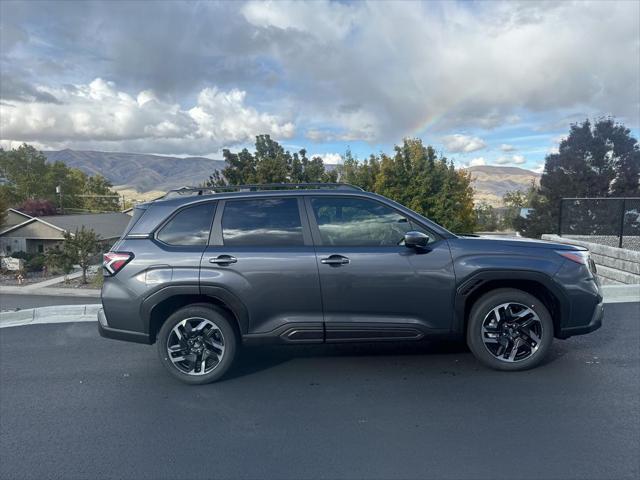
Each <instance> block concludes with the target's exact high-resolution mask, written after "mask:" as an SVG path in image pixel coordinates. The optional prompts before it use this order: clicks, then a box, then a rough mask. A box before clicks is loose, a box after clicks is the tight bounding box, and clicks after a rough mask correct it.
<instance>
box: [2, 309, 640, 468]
mask: <svg viewBox="0 0 640 480" xmlns="http://www.w3.org/2000/svg"><path fill="white" fill-rule="evenodd" d="M639 452H640V304H637V303H636V304H614V305H608V306H607V312H606V319H605V326H604V327H603V328H602V329H600V330H599V331H597V332H594V333H592V334H591V335H587V336H584V337H574V338H571V339H569V340H567V341H556V342H555V344H554V347H553V351H552V355H551V356H550V358H549V360H548V361H547V362H546V364H544V365H543V366H541V367H539V368H538V369H535V370H531V371H527V372H521V373H501V372H494V371H490V370H487V369H485V368H483V367H481V366H480V365H479V364H478V363H477V362H476V361H475V360H474V358H473V357H472V356H471V354H470V353H469V352H468V351H467V350H466V348H465V347H464V346H462V345H459V344H451V343H446V344H445V343H437V344H436V343H415V344H413V343H408V344H407V343H404V344H378V345H371V344H367V345H337V346H336V345H334V346H330V345H325V346H313V347H268V348H266V347H261V348H251V349H246V350H245V351H244V356H243V358H242V360H241V361H240V363H239V365H238V367H237V368H236V369H235V370H234V371H233V372H232V375H231V376H230V377H229V378H228V379H227V380H225V381H223V382H221V383H218V384H213V385H207V386H204V387H189V386H185V385H182V384H180V383H178V382H177V381H175V380H173V379H172V378H171V377H170V376H169V375H168V374H167V373H165V371H164V370H163V368H162V366H161V365H160V363H159V361H158V360H157V358H156V352H155V347H149V346H143V345H135V344H128V343H123V342H117V341H112V340H106V339H102V338H100V337H99V336H98V333H97V331H96V325H95V324H93V323H74V324H54V325H32V326H24V327H12V328H4V329H1V330H0V476H1V477H2V478H3V479H4V478H6V479H18V478H38V479H42V478H82V479H86V478H136V479H137V478H154V479H156V478H296V479H298V478H327V479H333V478H353V479H361V478H379V479H389V478H398V479H400V478H403V479H406V478H450V479H459V478H486V479H496V478H510V479H514V478H517V479H519V478H530V479H547V478H548V479H551V478H554V479H555V478H575V479H578V478H580V479H585V478H593V479H596V478H597V479H602V478H616V479H618V478H638V476H639V475H640V460H639V456H640V453H639Z"/></svg>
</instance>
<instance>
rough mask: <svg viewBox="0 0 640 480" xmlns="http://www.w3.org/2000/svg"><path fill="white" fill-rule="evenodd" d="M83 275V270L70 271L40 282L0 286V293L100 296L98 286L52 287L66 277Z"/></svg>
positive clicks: (71, 277)
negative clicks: (67, 273)
mask: <svg viewBox="0 0 640 480" xmlns="http://www.w3.org/2000/svg"><path fill="white" fill-rule="evenodd" d="M81 276H82V270H79V271H77V272H73V273H70V274H69V275H66V276H65V275H60V276H58V277H54V278H50V279H48V280H43V281H42V282H38V283H31V284H29V285H20V286H18V285H10V286H2V287H0V295H2V294H3V293H7V294H8V293H11V294H13V295H55V296H61V297H92V298H98V297H100V289H96V288H64V287H52V285H58V284H60V283H62V282H64V281H65V278H66V279H69V280H73V279H75V278H80V277H81Z"/></svg>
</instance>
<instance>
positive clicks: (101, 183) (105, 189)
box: [83, 175, 120, 212]
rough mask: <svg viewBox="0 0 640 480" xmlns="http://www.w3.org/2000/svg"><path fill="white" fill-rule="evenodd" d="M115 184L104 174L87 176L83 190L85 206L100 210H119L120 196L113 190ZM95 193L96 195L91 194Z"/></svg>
mask: <svg viewBox="0 0 640 480" xmlns="http://www.w3.org/2000/svg"><path fill="white" fill-rule="evenodd" d="M112 187H113V185H112V184H111V182H110V181H109V180H107V179H106V178H104V177H103V176H102V175H94V176H92V177H87V179H86V181H85V183H84V189H83V192H84V194H85V195H90V196H87V197H84V208H85V209H87V210H91V211H98V212H105V211H106V212H117V211H119V210H120V196H119V195H118V194H117V193H116V192H115V191H113V190H112ZM91 195H95V196H91Z"/></svg>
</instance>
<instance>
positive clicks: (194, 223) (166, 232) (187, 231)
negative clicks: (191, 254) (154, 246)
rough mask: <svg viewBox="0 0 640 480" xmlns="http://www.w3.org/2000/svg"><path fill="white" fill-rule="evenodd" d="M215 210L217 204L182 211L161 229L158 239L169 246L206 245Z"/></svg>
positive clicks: (207, 204) (206, 204) (204, 204)
mask: <svg viewBox="0 0 640 480" xmlns="http://www.w3.org/2000/svg"><path fill="white" fill-rule="evenodd" d="M215 210H216V205H215V203H203V204H200V205H195V206H193V207H188V208H185V209H184V210H180V211H179V212H178V213H177V214H176V215H175V216H174V217H173V218H172V219H171V220H169V222H168V223H167V224H166V225H165V226H164V227H162V228H161V229H160V231H159V232H158V234H157V236H156V238H157V239H158V240H160V241H161V242H164V243H167V244H169V245H206V244H207V242H208V240H209V232H210V231H211V222H212V221H213V214H214V213H215Z"/></svg>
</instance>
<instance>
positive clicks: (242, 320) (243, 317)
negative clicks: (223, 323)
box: [200, 285, 249, 335]
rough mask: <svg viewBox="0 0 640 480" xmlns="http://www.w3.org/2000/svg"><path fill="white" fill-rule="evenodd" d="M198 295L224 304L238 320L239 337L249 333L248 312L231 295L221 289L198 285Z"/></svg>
mask: <svg viewBox="0 0 640 480" xmlns="http://www.w3.org/2000/svg"><path fill="white" fill-rule="evenodd" d="M200 294H201V295H204V296H206V297H211V298H215V299H217V300H220V301H221V302H222V303H224V304H225V305H226V306H227V307H228V308H229V310H231V312H232V313H233V314H234V315H235V317H236V319H237V320H238V328H239V329H240V334H241V335H244V334H245V333H247V332H248V331H249V311H248V310H247V307H246V306H245V305H244V303H242V301H241V300H240V299H239V298H238V297H236V296H235V295H234V294H233V293H231V292H230V291H229V290H227V289H226V288H223V287H215V286H213V285H200Z"/></svg>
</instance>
